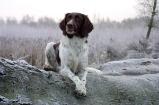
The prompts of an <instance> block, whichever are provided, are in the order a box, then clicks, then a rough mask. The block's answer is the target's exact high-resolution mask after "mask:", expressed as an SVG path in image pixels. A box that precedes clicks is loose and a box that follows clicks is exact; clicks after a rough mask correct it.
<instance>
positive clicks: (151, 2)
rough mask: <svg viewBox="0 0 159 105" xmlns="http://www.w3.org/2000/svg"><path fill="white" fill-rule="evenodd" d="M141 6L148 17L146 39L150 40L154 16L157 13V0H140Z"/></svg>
mask: <svg viewBox="0 0 159 105" xmlns="http://www.w3.org/2000/svg"><path fill="white" fill-rule="evenodd" d="M139 4H140V6H141V8H140V12H141V13H142V15H143V16H144V17H148V18H149V19H148V30H147V33H146V39H147V40H148V39H149V37H150V34H151V30H152V28H153V27H154V17H155V16H156V15H157V12H158V11H157V6H158V2H157V0H140V1H139Z"/></svg>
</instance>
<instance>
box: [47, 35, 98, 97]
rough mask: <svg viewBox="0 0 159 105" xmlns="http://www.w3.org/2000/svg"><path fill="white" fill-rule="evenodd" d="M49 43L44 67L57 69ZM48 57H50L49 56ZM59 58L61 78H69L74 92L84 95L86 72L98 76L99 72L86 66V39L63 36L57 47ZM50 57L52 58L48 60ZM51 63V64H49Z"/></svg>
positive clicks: (51, 46) (51, 45) (51, 44)
mask: <svg viewBox="0 0 159 105" xmlns="http://www.w3.org/2000/svg"><path fill="white" fill-rule="evenodd" d="M54 44H55V43H53V42H51V43H48V44H47V47H46V51H45V56H46V57H45V65H48V67H50V68H53V67H57V63H55V62H54V61H55V60H56V58H55V52H54V49H53V45H54ZM49 55H50V56H49ZM59 56H60V59H61V66H60V71H59V73H60V74H61V75H63V76H66V77H69V78H70V79H71V80H72V81H73V82H74V83H75V85H76V90H77V92H78V93H79V94H82V95H86V87H85V85H86V77H87V72H88V71H90V72H96V73H98V74H100V73H101V72H100V71H99V70H96V69H94V68H89V67H87V66H88V44H87V38H79V37H76V36H74V37H73V38H68V37H66V36H63V38H62V40H61V41H60V46H59ZM50 57H52V58H50ZM51 62H53V63H51ZM76 73H77V74H78V75H75V74H76Z"/></svg>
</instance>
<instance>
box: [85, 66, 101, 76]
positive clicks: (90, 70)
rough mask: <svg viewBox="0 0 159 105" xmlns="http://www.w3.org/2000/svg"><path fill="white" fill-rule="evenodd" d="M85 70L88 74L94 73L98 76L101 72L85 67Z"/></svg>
mask: <svg viewBox="0 0 159 105" xmlns="http://www.w3.org/2000/svg"><path fill="white" fill-rule="evenodd" d="M85 70H87V71H88V73H96V74H99V75H101V74H102V71H100V70H98V69H96V68H92V67H86V68H85Z"/></svg>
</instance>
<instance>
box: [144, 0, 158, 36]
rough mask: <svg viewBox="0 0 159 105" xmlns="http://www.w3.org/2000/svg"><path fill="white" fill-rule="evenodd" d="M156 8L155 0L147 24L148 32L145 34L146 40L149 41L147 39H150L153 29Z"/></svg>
mask: <svg viewBox="0 0 159 105" xmlns="http://www.w3.org/2000/svg"><path fill="white" fill-rule="evenodd" d="M156 6H157V0H154V4H153V10H152V15H151V19H150V22H149V24H148V31H147V34H146V39H149V37H150V33H151V30H152V27H153V21H154V16H155V15H156Z"/></svg>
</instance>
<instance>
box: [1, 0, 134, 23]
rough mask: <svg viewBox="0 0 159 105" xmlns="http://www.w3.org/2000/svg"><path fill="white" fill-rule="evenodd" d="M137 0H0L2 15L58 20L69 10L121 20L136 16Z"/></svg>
mask: <svg viewBox="0 0 159 105" xmlns="http://www.w3.org/2000/svg"><path fill="white" fill-rule="evenodd" d="M136 5H137V3H136V0H0V17H2V18H6V17H16V18H18V19H19V20H20V19H21V18H22V16H24V15H26V14H28V15H30V16H34V17H35V19H37V18H39V17H42V16H48V17H51V18H54V19H55V20H56V21H58V20H60V19H61V18H63V16H64V14H65V13H67V12H81V13H85V14H87V15H88V16H89V17H90V18H91V19H92V20H93V21H94V20H95V19H97V18H100V19H102V18H105V19H106V18H109V19H110V20H116V21H121V20H123V19H125V18H133V17H136V9H135V6H136Z"/></svg>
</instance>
